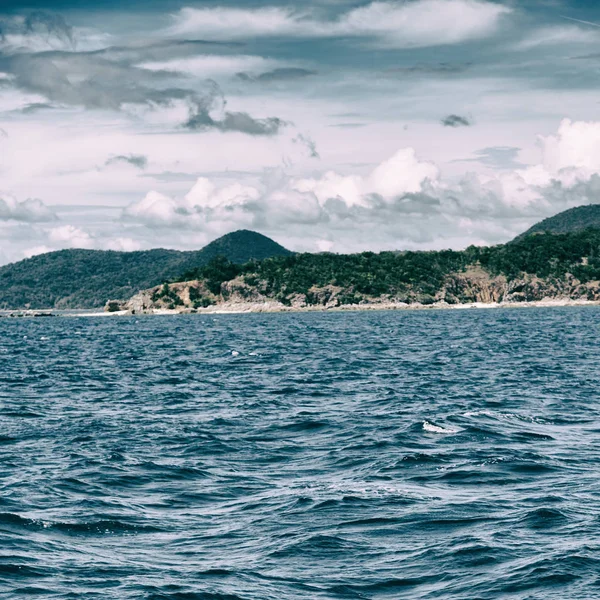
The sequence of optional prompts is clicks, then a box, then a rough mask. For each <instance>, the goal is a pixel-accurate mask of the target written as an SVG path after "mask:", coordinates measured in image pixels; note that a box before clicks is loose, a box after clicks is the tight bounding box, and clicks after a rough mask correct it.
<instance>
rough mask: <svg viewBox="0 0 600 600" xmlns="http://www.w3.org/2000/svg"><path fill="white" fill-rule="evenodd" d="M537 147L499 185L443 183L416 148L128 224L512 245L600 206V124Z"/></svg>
mask: <svg viewBox="0 0 600 600" xmlns="http://www.w3.org/2000/svg"><path fill="white" fill-rule="evenodd" d="M539 143H540V146H541V150H542V161H541V162H540V163H539V164H537V165H532V166H529V167H525V168H516V169H514V170H507V171H505V172H500V173H497V174H495V175H493V176H484V175H477V174H474V173H467V174H466V175H465V176H463V177H462V179H460V180H459V181H457V182H448V181H446V180H444V178H443V177H442V175H441V172H440V170H439V169H438V167H437V166H436V165H435V164H434V163H431V162H428V161H425V160H423V159H421V158H420V157H419V156H418V155H417V154H416V152H415V151H414V149H412V148H403V149H400V150H399V151H397V152H396V153H395V154H394V155H392V156H391V157H389V158H388V159H386V160H384V161H382V162H381V163H380V164H378V165H376V166H375V167H374V168H373V169H372V170H371V172H370V173H367V174H365V175H358V174H355V173H354V174H353V173H346V174H344V173H338V172H335V171H326V172H324V173H323V174H321V175H320V176H318V177H312V178H299V177H295V176H292V175H289V174H287V173H286V172H285V171H281V170H275V171H270V172H267V173H266V174H265V176H264V177H263V179H262V181H261V182H260V183H259V184H257V185H251V186H242V185H241V184H234V185H231V184H230V185H225V186H219V185H217V184H216V183H215V182H214V181H212V180H210V179H208V178H204V177H203V178H200V179H198V181H197V182H196V184H195V185H194V186H193V188H192V189H191V190H190V192H189V193H188V194H187V195H185V196H184V197H183V198H180V199H177V198H174V197H171V196H167V195H163V194H160V193H158V192H150V193H149V194H148V195H147V196H146V197H145V198H143V199H141V200H139V201H137V202H134V203H132V204H131V205H130V206H129V207H127V208H126V209H125V211H124V213H123V217H124V218H128V219H133V220H135V221H137V222H139V223H142V224H144V225H146V226H148V227H152V228H178V229H181V230H195V231H202V232H207V231H211V232H215V234H216V233H223V232H224V231H228V230H231V229H235V228H236V227H253V228H257V229H260V230H262V231H266V232H274V233H276V232H285V233H286V234H287V235H289V236H292V237H293V235H296V236H297V239H299V240H300V242H299V243H302V242H301V240H302V238H304V240H305V242H306V240H309V239H312V240H314V243H315V244H321V245H322V243H323V240H325V241H326V242H327V243H333V242H335V246H333V248H334V249H335V250H337V251H341V250H360V249H364V245H363V246H362V247H361V244H364V243H365V240H364V239H363V238H364V236H365V235H366V234H365V232H366V231H369V230H376V231H377V232H378V236H377V237H378V240H377V241H376V242H374V241H373V239H372V236H371V238H370V239H369V240H366V242H367V243H368V244H369V246H368V247H371V248H372V247H373V246H374V244H375V246H376V247H379V248H380V249H381V248H382V247H393V244H394V243H395V244H396V247H398V248H400V247H407V246H408V247H422V246H426V247H432V246H438V247H443V246H444V245H449V246H451V245H454V246H456V245H459V246H460V245H466V244H467V243H484V242H490V241H492V242H494V241H505V240H506V239H509V238H510V237H512V236H514V235H515V234H517V233H519V232H520V231H521V230H522V229H524V228H526V227H527V226H528V225H529V224H530V223H531V222H532V221H534V220H539V219H540V218H543V217H544V216H548V215H550V214H554V213H556V212H559V211H560V210H564V209H566V208H570V207H572V206H577V205H581V204H586V203H591V202H598V201H600V159H599V158H598V156H600V152H596V148H598V149H600V123H573V122H571V121H567V120H565V121H563V122H562V123H561V125H560V127H559V129H558V132H557V133H556V134H555V135H551V136H546V137H542V138H540V139H539ZM590 156H591V157H593V158H590ZM394 240H395V241H394ZM304 247H306V246H304ZM308 249H310V248H308ZM313 249H316V247H315V248H313Z"/></svg>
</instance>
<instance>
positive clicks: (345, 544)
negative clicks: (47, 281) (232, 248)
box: [0, 308, 600, 600]
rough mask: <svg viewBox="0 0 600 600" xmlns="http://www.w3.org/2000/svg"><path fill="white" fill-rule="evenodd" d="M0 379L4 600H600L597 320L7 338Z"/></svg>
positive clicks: (258, 319) (301, 320) (271, 321)
mask: <svg viewBox="0 0 600 600" xmlns="http://www.w3.org/2000/svg"><path fill="white" fill-rule="evenodd" d="M237 353H239V354H237ZM0 361H1V362H0V365H1V371H0V592H4V594H3V596H2V597H7V598H9V597H15V598H17V597H18V598H21V597H27V596H34V595H37V597H49V598H50V597H52V598H147V599H156V600H158V599H173V600H175V599H181V600H194V599H202V600H237V599H257V600H258V599H261V600H262V599H309V598H310V599H312V598H332V599H333V598H365V599H371V598H373V599H375V598H382V599H383V598H386V599H388V598H436V599H440V598H457V599H458V598H460V599H477V598H481V599H483V598H515V599H523V600H524V599H534V598H535V599H537V598H539V599H544V600H545V599H552V598H556V599H565V598H574V599H575V598H576V599H583V598H600V398H599V396H600V309H595V308H565V309H510V310H494V311H477V310H471V311H435V312H434V311H421V312H418V311H402V312H377V313H345V314H340V313H337V314H285V315H283V314H280V315H239V316H227V315H222V316H207V315H204V316H199V315H188V316H179V317H145V318H143V317H142V318H133V317H132V318H106V319H105V318H57V319H28V320H11V319H0Z"/></svg>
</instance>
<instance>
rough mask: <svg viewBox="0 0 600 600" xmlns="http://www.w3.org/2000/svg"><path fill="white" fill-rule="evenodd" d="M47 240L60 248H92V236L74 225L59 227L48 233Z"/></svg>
mask: <svg viewBox="0 0 600 600" xmlns="http://www.w3.org/2000/svg"><path fill="white" fill-rule="evenodd" d="M48 239H49V240H50V242H52V243H53V244H55V245H58V246H59V247H61V248H86V249H91V248H93V247H94V240H93V238H92V236H91V235H90V234H89V233H88V232H87V231H84V230H83V229H80V228H79V227H75V226H74V225H61V226H60V227H54V228H53V229H51V230H50V231H49V232H48Z"/></svg>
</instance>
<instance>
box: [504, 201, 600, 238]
mask: <svg viewBox="0 0 600 600" xmlns="http://www.w3.org/2000/svg"><path fill="white" fill-rule="evenodd" d="M590 227H594V228H597V229H600V204H588V205H586V206H578V207H576V208H571V209H569V210H565V211H563V212H561V213H558V214H557V215H554V216H553V217H549V218H548V219H544V220H543V221H540V222H539V223H536V224H535V225H534V226H533V227H531V228H530V229H528V230H527V231H526V232H525V233H522V234H521V235H519V236H518V237H517V238H516V240H520V239H523V238H525V237H527V236H530V235H533V234H536V233H543V232H547V233H571V232H573V231H581V230H582V229H589V228H590Z"/></svg>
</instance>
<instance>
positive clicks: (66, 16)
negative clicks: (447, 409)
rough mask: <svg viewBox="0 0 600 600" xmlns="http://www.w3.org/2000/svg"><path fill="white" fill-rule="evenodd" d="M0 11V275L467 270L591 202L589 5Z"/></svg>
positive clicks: (443, 2) (451, 2) (593, 50)
mask: <svg viewBox="0 0 600 600" xmlns="http://www.w3.org/2000/svg"><path fill="white" fill-rule="evenodd" d="M1 6H2V8H1V9H0V146H1V147H2V152H1V154H0V170H1V173H2V178H1V179H0V239H1V240H2V242H1V243H0V263H5V262H9V261H13V260H18V259H20V258H23V257H24V256H30V255H32V254H35V253H39V252H44V251H49V250H54V249H58V248H64V247H86V248H113V249H127V250H132V249H142V248H150V247H157V246H163V247H174V248H182V249H188V248H198V247H201V246H202V245H203V244H205V243H206V242H208V241H210V240H211V239H214V238H215V237H217V236H219V235H221V234H223V233H226V232H228V231H232V230H234V229H238V228H242V227H243V228H250V229H256V230H259V231H261V232H263V233H265V234H267V235H270V236H272V237H274V238H275V239H277V241H279V242H281V243H283V244H285V245H287V246H289V247H290V248H292V249H295V250H308V251H318V250H332V251H336V252H347V251H359V250H364V249H371V250H382V249H406V248H411V249H427V248H446V247H453V248H461V247H465V246H466V245H468V244H472V243H474V244H488V243H500V242H504V241H506V240H508V239H511V238H512V237H513V236H514V235H516V234H518V233H520V232H521V231H522V230H523V229H525V228H526V227H527V226H529V225H530V224H531V223H533V222H535V221H537V220H540V219H542V218H544V217H546V216H548V215H550V214H554V213H556V212H559V211H560V210H564V209H566V208H570V207H572V206H577V205H580V204H587V203H593V202H597V201H598V200H597V198H598V195H597V191H598V190H600V179H599V176H600V116H599V112H600V104H599V100H598V98H597V89H598V86H599V85H600V27H598V26H596V23H600V7H599V6H598V5H597V4H596V3H594V4H592V3H591V2H582V1H570V2H567V1H561V0H556V1H555V0H547V1H543V0H540V1H537V2H533V1H521V2H508V1H505V2H491V1H487V0H406V1H400V0H398V1H389V2H383V1H378V2H359V1H352V2H346V1H344V0H327V1H322V2H316V1H315V2H308V3H305V4H303V5H302V8H300V9H299V8H297V7H295V6H294V5H293V4H289V3H288V4H286V3H277V2H270V3H266V2H258V1H252V2H239V1H238V2H234V1H211V2H204V3H202V2H180V1H171V0H167V1H158V0H156V1H147V0H146V1H145V2H129V3H123V2H114V1H112V0H102V1H96V2H76V1H69V0H62V1H55V2H52V1H44V2H41V1H31V2H29V3H23V2H14V3H12V2H10V1H9V2H6V1H5V2H3V3H2V5H1Z"/></svg>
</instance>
